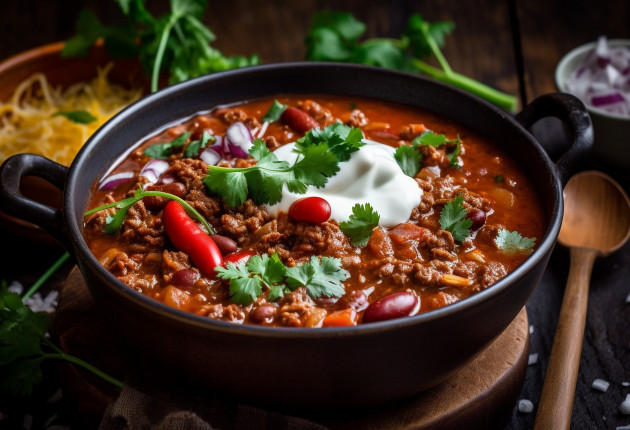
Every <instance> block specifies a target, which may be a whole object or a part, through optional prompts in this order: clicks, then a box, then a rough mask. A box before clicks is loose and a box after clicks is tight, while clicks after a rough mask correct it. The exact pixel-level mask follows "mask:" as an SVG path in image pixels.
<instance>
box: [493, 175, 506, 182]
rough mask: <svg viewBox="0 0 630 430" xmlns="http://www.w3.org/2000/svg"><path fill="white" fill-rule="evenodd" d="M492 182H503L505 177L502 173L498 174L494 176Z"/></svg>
mask: <svg viewBox="0 0 630 430" xmlns="http://www.w3.org/2000/svg"><path fill="white" fill-rule="evenodd" d="M494 182H505V178H504V177H503V175H502V174H500V173H499V174H498V175H495V176H494Z"/></svg>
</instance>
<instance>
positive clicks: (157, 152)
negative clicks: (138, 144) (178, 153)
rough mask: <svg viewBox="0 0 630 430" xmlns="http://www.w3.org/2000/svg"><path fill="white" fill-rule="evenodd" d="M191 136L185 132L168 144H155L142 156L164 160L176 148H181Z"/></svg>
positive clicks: (189, 132) (188, 132)
mask: <svg viewBox="0 0 630 430" xmlns="http://www.w3.org/2000/svg"><path fill="white" fill-rule="evenodd" d="M191 134H192V132H191V131H187V132H186V133H182V134H180V135H179V136H177V137H176V138H175V139H173V140H171V141H170V142H165V143H156V144H155V145H151V146H149V147H148V148H147V149H145V150H144V152H143V154H144V155H147V156H149V157H151V158H157V159H159V160H165V159H167V158H168V157H169V156H170V155H171V154H172V153H173V151H174V150H175V149H176V148H181V147H183V146H184V145H185V144H186V141H187V140H188V138H189V137H190V135H191Z"/></svg>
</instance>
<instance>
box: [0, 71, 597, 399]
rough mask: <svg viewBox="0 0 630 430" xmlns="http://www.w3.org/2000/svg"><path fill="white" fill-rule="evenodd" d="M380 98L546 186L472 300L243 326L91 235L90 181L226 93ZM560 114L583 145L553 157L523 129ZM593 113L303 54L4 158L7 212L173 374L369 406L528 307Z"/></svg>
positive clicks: (130, 341) (214, 78)
mask: <svg viewBox="0 0 630 430" xmlns="http://www.w3.org/2000/svg"><path fill="white" fill-rule="evenodd" d="M283 93H284V94H291V93H295V94H337V95H345V96H361V97H371V98H377V99H381V100H386V101H392V102H397V103H402V104H406V105H410V106H415V107H420V108H423V109H427V110H429V111H433V112H435V113H437V114H440V115H443V116H445V117H448V118H452V119H454V120H455V121H456V122H459V123H461V124H463V125H464V126H466V127H468V128H470V129H472V130H476V131H479V132H481V133H483V134H484V135H486V136H487V137H488V138H489V139H491V140H492V141H495V142H499V143H502V144H504V147H505V149H506V150H507V151H509V152H510V153H511V156H512V157H514V158H515V159H517V160H519V162H520V163H521V165H522V166H523V168H524V169H525V170H526V171H527V172H528V174H529V177H530V179H531V181H532V182H533V183H534V185H535V187H536V189H537V190H539V192H540V198H541V200H542V202H543V205H544V208H545V211H546V223H547V228H546V233H545V235H544V237H543V238H542V239H541V240H540V242H539V245H538V248H537V250H536V251H535V252H534V253H533V254H532V255H531V256H530V257H529V258H528V259H527V260H526V261H525V262H524V264H523V265H521V266H520V267H519V268H517V269H516V270H515V271H514V272H512V273H511V274H509V275H508V276H507V277H505V278H504V279H502V280H501V281H499V282H498V283H497V284H495V285H493V286H492V287H490V288H488V289H487V290H485V291H482V292H480V293H478V294H477V295H475V296H473V297H472V298H469V299H466V300H463V301H461V302H459V303H456V304H453V305H450V306H448V307H445V308H443V309H439V310H434V311H431V312H428V313H425V314H421V315H417V316H414V317H409V318H402V319H397V320H390V321H385V322H379V323H373V324H366V325H360V326H357V327H346V328H325V329H289V328H268V327H259V326H249V325H235V324H231V323H226V322H221V321H215V320H212V319H208V318H204V317H199V316H196V315H192V314H188V313H184V312H181V311H178V310H176V309H173V308H170V307H168V306H165V305H162V304H160V303H157V302H155V301H153V300H151V299H149V298H147V297H145V296H143V295H141V294H139V293H137V292H135V291H133V290H132V289H130V288H128V287H126V286H125V285H123V284H122V283H121V282H119V281H118V280H117V279H116V278H115V277H114V276H113V275H111V274H110V273H109V272H107V271H106V270H105V269H104V268H103V267H102V266H101V265H100V264H99V262H98V261H97V260H96V258H94V256H93V255H92V253H91V252H90V250H89V249H88V247H87V246H86V243H85V241H84V240H83V236H82V225H83V213H84V212H85V210H86V205H87V201H88V198H89V192H90V186H91V185H92V183H93V182H94V180H95V179H96V178H101V177H102V176H103V175H104V174H105V173H106V172H107V171H108V169H109V168H110V166H111V165H112V164H113V163H114V162H115V161H116V160H117V159H118V158H119V157H120V156H121V154H123V153H125V151H128V149H129V146H130V145H132V144H135V143H136V142H139V141H141V140H143V139H144V138H146V137H147V136H148V135H151V134H154V133H155V131H156V130H157V129H161V128H163V127H164V126H165V125H167V124H171V123H173V122H176V121H179V120H181V119H183V118H187V117H190V116H192V115H193V114H195V113H197V112H199V111H203V110H208V109H211V108H212V107H214V106H217V105H224V104H230V103H235V102H241V101H244V100H248V99H256V98H260V97H265V96H273V95H277V94H283ZM547 116H554V117H558V118H560V119H562V120H563V121H565V122H566V123H567V125H568V127H569V128H570V129H571V130H572V131H573V135H574V143H573V146H572V147H571V148H570V149H569V151H568V152H567V153H565V154H564V155H563V157H562V158H561V159H560V160H559V161H558V162H557V163H554V162H552V161H551V160H550V158H549V157H548V155H547V154H546V152H545V150H544V149H543V148H542V147H541V146H540V144H539V143H537V141H536V139H535V138H534V137H533V136H532V135H531V134H530V133H529V132H528V131H527V128H528V127H529V126H531V125H532V124H533V123H534V122H536V121H537V120H538V119H540V118H543V117H547ZM591 141H592V132H591V125H590V119H589V117H588V115H587V113H586V111H585V109H584V107H583V105H582V103H581V102H579V101H578V100H577V99H575V98H573V97H572V96H570V95H560V94H553V95H549V96H545V97H543V98H540V99H538V100H536V101H535V102H534V103H532V104H531V105H529V106H527V107H526V108H525V109H524V111H523V112H522V113H521V114H519V115H517V116H516V118H514V117H512V116H510V115H509V114H507V113H506V112H503V111H501V110H499V109H496V108H494V107H492V106H490V105H489V104H487V103H485V102H483V101H481V100H479V99H477V98H475V97H472V96H470V95H469V94H467V93H464V92H461V91H458V90H456V89H453V88H451V87H448V86H445V85H441V84H439V83H435V82H432V81H428V80H425V79H423V78H420V77H418V76H414V75H410V74H405V73H397V72H392V71H387V70H384V69H377V68H369V67H362V66H354V65H339V64H317V63H295V64H286V63H285V64H278V65H269V66H261V67H255V68H248V69H240V70H235V71H230V72H225V73H219V74H215V75H210V76H204V77H201V78H198V79H194V80H191V81H188V82H185V83H182V84H179V85H176V86H173V87H170V88H167V89H165V90H162V91H160V92H158V93H156V94H153V95H151V96H149V97H147V98H145V99H143V100H141V101H139V102H137V103H136V104H134V105H132V106H131V107H129V108H127V109H126V110H125V111H123V112H122V113H121V114H119V115H118V116H116V117H115V118H114V119H112V120H111V121H109V122H108V123H107V124H106V125H104V126H103V127H102V128H101V129H100V130H98V131H97V132H96V133H95V134H94V135H93V136H92V138H91V139H90V140H89V141H88V142H87V143H86V145H85V146H84V148H83V149H82V151H81V152H80V153H79V154H78V155H77V157H76V159H75V160H74V162H73V164H72V165H71V167H70V169H66V168H65V167H62V166H60V165H57V164H55V163H53V162H51V161H49V160H46V159H44V158H41V157H37V156H33V155H18V156H15V157H14V158H11V159H9V160H8V161H7V162H6V163H5V164H4V165H3V166H2V168H1V169H0V181H1V183H0V185H1V189H0V201H1V204H2V210H5V211H6V212H9V213H12V214H14V215H16V216H19V217H21V218H23V219H26V220H28V221H30V222H33V223H35V224H38V225H39V226H41V227H43V228H44V229H46V230H47V231H49V232H50V233H52V234H53V235H54V236H55V237H56V238H57V239H58V240H59V241H60V242H62V243H63V244H64V245H65V246H66V248H67V249H68V250H69V251H70V252H71V254H72V255H73V256H74V258H75V259H76V261H77V263H78V265H79V268H80V269H81V272H82V273H83V276H84V277H85V280H86V282H87V285H88V287H89V289H90V291H91V292H92V294H93V296H94V297H95V299H96V301H97V302H98V303H100V304H102V305H103V306H105V307H106V309H107V313H108V314H110V315H112V316H113V317H114V318H112V321H113V322H115V323H116V324H117V325H118V327H119V328H120V329H121V331H120V333H121V341H122V340H123V339H124V342H121V347H123V346H122V345H126V346H128V347H130V348H133V349H135V350H137V351H139V352H140V353H141V354H143V356H146V357H150V360H151V361H156V360H157V361H158V362H160V363H166V364H168V368H169V369H177V372H179V374H178V376H179V377H181V378H183V379H184V380H187V381H190V382H192V383H195V384H197V385H199V386H203V387H210V389H211V390H215V391H216V392H221V393H223V392H225V393H230V394H234V395H237V396H239V398H240V399H242V400H245V401H253V402H255V403H259V404H260V403H266V402H267V403H270V402H273V403H274V404H275V405H283V406H289V407H298V408H301V407H302V408H303V407H305V406H307V407H309V408H316V407H328V406H344V407H348V406H366V405H372V404H378V403H382V402H387V401H391V400H395V399H400V398H403V397H406V396H409V395H412V394H414V393H418V392H420V391H422V390H424V389H426V388H428V387H431V386H434V385H436V384H437V383H439V382H441V381H443V380H445V379H446V378H447V377H448V376H449V375H451V374H452V373H453V372H454V371H455V370H457V369H458V368H460V367H461V366H463V365H464V364H466V363H467V362H469V361H470V360H471V359H472V358H474V357H475V356H476V355H477V354H478V353H479V352H481V351H482V350H483V349H484V348H485V347H486V346H487V345H488V344H489V343H490V342H491V341H492V340H493V339H494V338H496V337H497V336H498V335H499V334H500V333H501V332H502V331H503V330H504V329H505V328H506V327H507V326H508V325H509V324H510V322H511V321H512V320H513V319H514V318H515V316H516V315H517V314H518V312H519V311H520V310H521V309H522V308H523V306H524V305H525V302H526V301H527V299H528V297H529V296H530V294H531V293H532V291H533V289H534V288H535V286H536V284H537V282H538V280H539V278H540V276H541V275H542V273H543V270H544V269H545V266H546V264H547V261H548V258H549V256H550V254H551V251H552V249H553V247H554V244H555V242H556V238H557V235H558V232H559V229H560V223H561V220H562V184H563V183H564V182H565V181H566V179H567V177H568V174H569V173H570V170H571V165H572V164H573V162H574V161H575V160H576V159H578V158H580V157H582V156H584V154H585V153H586V152H587V151H588V150H589V149H590V145H591ZM26 175H36V176H41V177H43V178H45V179H48V180H49V181H51V182H52V183H54V184H55V185H57V186H58V187H59V188H61V189H62V190H63V192H64V209H63V211H58V210H55V209H53V208H50V207H47V206H45V205H42V204H40V203H38V202H34V201H32V200H28V199H25V198H24V197H22V196H21V195H20V193H19V181H20V178H22V177H23V176H26Z"/></svg>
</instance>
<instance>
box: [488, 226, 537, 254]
mask: <svg viewBox="0 0 630 430" xmlns="http://www.w3.org/2000/svg"><path fill="white" fill-rule="evenodd" d="M494 243H495V244H496V245H497V246H498V247H499V248H500V249H501V250H503V252H505V253H506V254H516V253H519V252H522V253H525V254H531V253H532V251H533V248H534V245H535V244H536V238H535V237H531V238H530V237H523V236H521V234H520V233H519V232H518V231H509V230H506V229H504V228H502V229H500V230H499V231H498V234H497V237H495V238H494Z"/></svg>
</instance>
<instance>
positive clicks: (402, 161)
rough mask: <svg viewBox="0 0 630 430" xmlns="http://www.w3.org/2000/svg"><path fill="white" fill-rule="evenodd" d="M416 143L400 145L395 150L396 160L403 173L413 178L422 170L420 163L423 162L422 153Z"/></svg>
mask: <svg viewBox="0 0 630 430" xmlns="http://www.w3.org/2000/svg"><path fill="white" fill-rule="evenodd" d="M416 148H417V146H416V145H413V144H412V145H400V146H399V147H398V148H396V151H395V152H394V160H396V163H398V165H399V166H400V168H401V170H402V171H403V173H404V174H405V175H407V176H411V177H412V178H413V177H414V176H416V175H417V174H418V172H419V171H420V163H422V154H420V151H418V150H417V149H416Z"/></svg>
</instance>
